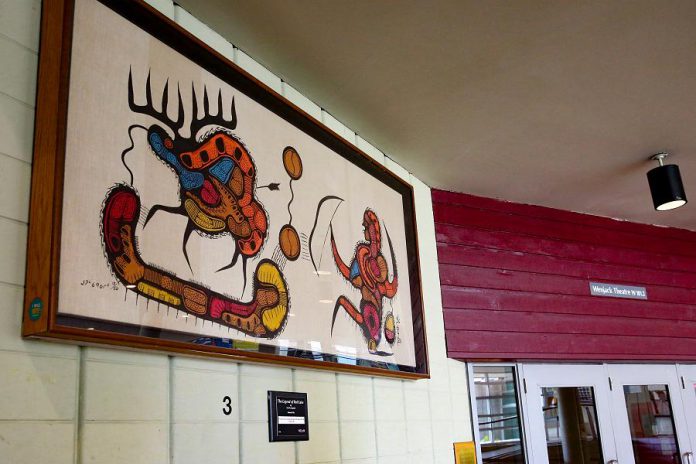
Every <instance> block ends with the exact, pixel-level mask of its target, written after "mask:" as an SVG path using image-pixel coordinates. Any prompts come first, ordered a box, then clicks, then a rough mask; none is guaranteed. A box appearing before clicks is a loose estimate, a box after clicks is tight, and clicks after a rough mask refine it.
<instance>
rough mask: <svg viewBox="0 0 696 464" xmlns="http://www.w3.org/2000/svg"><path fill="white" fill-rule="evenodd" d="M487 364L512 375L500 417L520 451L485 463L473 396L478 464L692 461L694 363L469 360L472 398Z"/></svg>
mask: <svg viewBox="0 0 696 464" xmlns="http://www.w3.org/2000/svg"><path fill="white" fill-rule="evenodd" d="M491 367H495V369H497V370H498V371H500V372H502V371H501V369H507V371H505V372H507V373H508V377H507V378H508V379H514V380H515V388H514V392H515V396H514V398H515V399H516V407H517V409H515V408H514V407H513V406H512V403H511V401H510V398H511V397H510V392H511V389H510V388H509V387H508V388H507V391H508V400H507V401H506V404H507V412H508V413H507V414H505V415H503V416H501V417H502V418H503V419H505V422H504V423H503V425H505V426H507V427H510V426H512V425H514V424H515V423H518V424H520V426H521V427H520V430H519V431H518V432H517V433H518V434H519V435H518V436H519V437H520V441H519V450H520V452H519V453H517V458H516V459H517V460H515V461H501V460H490V458H491V456H492V454H491V453H490V452H487V451H490V449H491V443H490V434H489V436H485V433H484V434H482V430H483V431H485V430H486V429H485V427H482V424H483V425H484V426H485V424H486V421H485V420H482V418H483V419H485V417H482V416H481V415H480V411H479V408H480V407H481V406H482V405H485V404H486V402H485V401H482V400H481V398H478V397H477V398H476V401H475V404H474V405H473V406H474V411H475V414H476V415H475V417H474V429H475V431H476V434H477V437H478V438H479V439H478V443H477V445H478V446H479V455H480V456H479V463H480V464H488V463H495V462H515V463H520V462H525V463H528V464H604V463H607V464H696V462H694V461H693V452H692V450H693V447H694V445H693V444H695V443H696V366H694V365H677V364H526V363H524V364H523V363H520V364H509V365H486V364H474V365H472V366H471V367H470V379H471V378H472V377H471V376H474V380H476V378H478V379H479V385H478V386H476V383H475V382H473V383H474V385H472V392H474V393H475V394H476V395H479V394H480V392H481V391H482V390H481V378H482V373H485V372H487V371H488V370H489V369H491ZM499 377H500V376H499ZM475 388H477V390H475ZM489 405H490V404H489ZM515 411H517V413H516V414H513V413H514V412H515ZM494 420H495V419H494ZM489 421H490V412H489ZM487 439H488V443H486V441H485V440H487ZM503 444H504V443H503ZM482 445H483V446H482Z"/></svg>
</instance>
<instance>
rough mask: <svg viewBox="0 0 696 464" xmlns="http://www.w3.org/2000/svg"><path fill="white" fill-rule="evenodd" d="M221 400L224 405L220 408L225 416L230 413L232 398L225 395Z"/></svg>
mask: <svg viewBox="0 0 696 464" xmlns="http://www.w3.org/2000/svg"><path fill="white" fill-rule="evenodd" d="M222 402H223V403H225V407H224V408H222V413H223V414H224V415H226V416H229V415H230V414H232V398H230V397H229V396H225V397H224V398H223V399H222Z"/></svg>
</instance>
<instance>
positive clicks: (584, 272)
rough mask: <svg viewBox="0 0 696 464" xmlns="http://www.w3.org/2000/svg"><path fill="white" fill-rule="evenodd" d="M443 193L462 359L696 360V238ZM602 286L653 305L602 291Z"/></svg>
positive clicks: (453, 346)
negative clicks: (641, 291) (598, 285)
mask: <svg viewBox="0 0 696 464" xmlns="http://www.w3.org/2000/svg"><path fill="white" fill-rule="evenodd" d="M432 195H433V207H434V215H435V231H436V238H437V248H438V261H439V265H440V283H441V288H442V302H443V307H444V320H445V330H446V334H447V348H448V354H449V356H450V357H452V358H458V359H488V360H525V359H530V360H531V359H548V360H628V361H631V360H634V361H637V360H696V232H692V231H688V230H682V229H673V228H664V227H655V226H651V225H646V224H635V223H630V222H626V221H617V220H613V219H608V218H603V217H597V216H590V215H585V214H579V213H573V212H569V211H560V210H555V209H550V208H543V207H538V206H531V205H521V204H515V203H509V202H503V201H499V200H494V199H490V198H480V197H475V196H472V195H465V194H460V193H453V192H445V191H441V190H433V193H432ZM590 281H593V282H608V283H618V284H624V285H635V286H641V287H646V288H647V292H648V299H647V300H627V299H618V298H608V297H596V296H591V295H590V290H589V282H590Z"/></svg>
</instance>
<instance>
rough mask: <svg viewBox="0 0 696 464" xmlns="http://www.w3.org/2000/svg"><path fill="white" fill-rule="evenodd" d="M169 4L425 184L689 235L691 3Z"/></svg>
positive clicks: (693, 95)
mask: <svg viewBox="0 0 696 464" xmlns="http://www.w3.org/2000/svg"><path fill="white" fill-rule="evenodd" d="M179 3H180V4H181V5H182V7H184V8H185V9H187V10H189V11H190V12H191V13H192V14H193V15H195V16H197V17H198V18H200V19H201V20H202V21H203V22H205V23H207V24H208V25H209V26H210V27H211V28H213V29H215V30H216V31H218V32H219V33H221V34H222V35H223V36H225V37H226V38H228V39H229V40H230V41H231V42H232V43H234V44H235V45H236V46H238V47H239V48H241V49H242V50H244V51H246V52H247V53H248V54H249V55H251V56H252V57H254V58H255V59H256V60H258V61H259V62H261V63H262V64H264V65H265V66H266V67H268V68H269V69H271V70H272V71H273V72H274V73H276V74H277V75H279V76H280V77H282V78H283V79H284V80H285V81H286V82H288V83H290V84H291V85H292V86H294V87H295V88H297V89H298V90H299V91H300V92H301V93H303V94H304V95H305V96H307V97H308V98H310V99H311V100H313V101H315V102H316V103H317V104H319V105H320V106H322V107H323V108H325V109H326V110H327V111H329V112H330V113H331V114H333V115H334V116H335V117H336V118H337V119H339V120H340V121H342V122H343V123H344V124H346V125H347V126H348V127H350V128H351V129H353V130H355V131H356V132H357V133H358V134H359V135H361V136H362V137H363V138H365V139H366V140H368V141H369V142H371V143H372V144H373V145H375V146H376V147H377V148H379V149H381V150H382V151H384V152H385V153H386V154H387V155H388V156H389V157H391V158H392V159H394V160H395V161H397V162H398V163H400V164H401V165H402V166H404V167H405V168H407V169H408V170H409V171H411V172H412V173H414V174H415V175H416V176H417V177H419V178H420V179H421V180H423V181H424V182H425V183H426V184H428V185H430V186H432V187H437V188H442V189H447V190H454V191H459V192H466V193H471V194H475V195H482V196H486V197H493V198H501V199H505V200H510V201H516V202H522V203H530V204H537V205H544V206H551V207H555V208H561V209H565V210H572V211H581V212H587V213H592V214H598V215H602V216H609V217H614V218H621V219H627V220H632V221H638V222H644V223H652V224H661V225H668V226H675V227H682V228H687V229H692V230H696V156H694V155H696V26H694V25H695V24H696V2H694V1H692V0H688V1H678V0H670V1H658V0H630V1H621V0H612V1H610V2H608V1H604V0H602V1H591V0H590V1H588V0H583V1H582V2H569V1H562V2H559V1H543V0H535V1H531V0H515V1H507V0H505V1H499V0H487V1H483V0H476V1H473V0H452V1H446V0H435V1H424V0H419V1H415V0H398V1H396V0H381V1H373V0H344V1H338V0H333V1H317V0H254V1H249V0H244V1H238V0H179ZM663 150H665V151H668V152H670V153H672V154H673V156H672V157H671V158H670V160H671V161H672V162H674V163H677V164H679V166H680V168H681V172H682V178H683V179H684V183H685V188H686V192H687V196H688V195H689V194H692V195H694V196H695V197H694V204H687V205H686V206H685V207H683V208H679V209H677V210H673V211H669V212H660V213H658V212H655V211H654V210H653V208H652V203H651V200H650V193H649V190H648V185H647V181H646V177H645V172H646V171H648V170H649V169H650V168H652V167H653V164H654V163H653V162H649V161H648V157H649V156H650V155H651V154H653V153H656V152H658V151H663Z"/></svg>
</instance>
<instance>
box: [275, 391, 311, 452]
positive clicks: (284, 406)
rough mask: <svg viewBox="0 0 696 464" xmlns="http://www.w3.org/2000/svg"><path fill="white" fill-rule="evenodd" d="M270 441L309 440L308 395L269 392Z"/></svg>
mask: <svg viewBox="0 0 696 464" xmlns="http://www.w3.org/2000/svg"><path fill="white" fill-rule="evenodd" d="M268 439H269V441H272V442H273V441H307V440H309V417H308V415H307V394H306V393H294V392H279V391H269V392H268Z"/></svg>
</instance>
